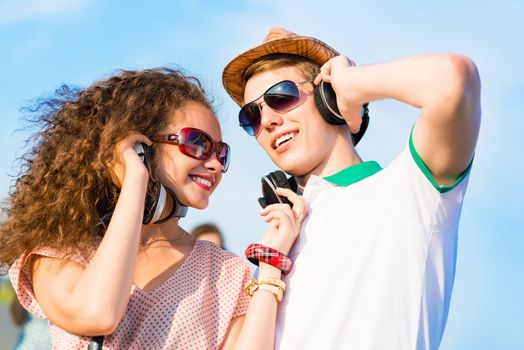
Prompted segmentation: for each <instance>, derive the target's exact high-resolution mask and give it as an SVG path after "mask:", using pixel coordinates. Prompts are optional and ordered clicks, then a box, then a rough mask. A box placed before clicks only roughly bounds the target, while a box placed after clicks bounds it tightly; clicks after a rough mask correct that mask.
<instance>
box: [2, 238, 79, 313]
mask: <svg viewBox="0 0 524 350" xmlns="http://www.w3.org/2000/svg"><path fill="white" fill-rule="evenodd" d="M37 255H41V256H46V257H50V258H62V256H63V255H62V254H61V253H59V252H58V251H56V250H52V249H48V248H41V249H36V250H34V251H32V252H31V253H28V254H24V255H22V256H20V257H19V258H18V259H16V261H15V262H14V263H13V264H12V265H11V267H10V268H9V279H10V281H11V284H12V285H13V288H14V290H15V292H16V296H17V298H18V300H19V302H20V304H21V305H22V306H23V307H24V308H25V309H26V310H27V311H29V312H30V313H32V314H33V315H35V316H38V317H43V318H46V316H45V314H44V312H43V310H42V308H41V307H40V305H39V304H38V302H37V301H36V298H35V293H34V291H33V282H32V278H31V271H30V264H29V262H30V261H31V258H32V257H34V256H37ZM68 258H69V259H71V260H72V261H74V262H76V263H79V264H81V265H83V266H85V265H86V264H87V261H86V259H85V258H82V257H81V256H79V255H76V256H72V257H68Z"/></svg>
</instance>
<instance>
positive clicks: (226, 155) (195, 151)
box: [150, 128, 231, 173]
mask: <svg viewBox="0 0 524 350" xmlns="http://www.w3.org/2000/svg"><path fill="white" fill-rule="evenodd" d="M150 139H151V141H153V142H158V143H168V144H171V145H177V146H178V149H179V150H180V152H182V153H183V154H185V155H186V156H188V157H191V158H194V159H198V160H208V159H209V158H211V156H212V155H213V152H214V153H215V154H216V156H217V159H218V161H219V162H220V164H221V165H222V172H223V173H225V172H226V171H227V169H228V168H229V159H230V157H231V149H230V148H229V145H228V144H227V143H225V142H220V141H214V140H213V139H212V138H211V136H209V135H208V134H206V133H205V132H203V131H202V130H198V129H195V128H182V129H181V130H180V131H179V132H177V133H175V134H162V135H156V136H153V137H150Z"/></svg>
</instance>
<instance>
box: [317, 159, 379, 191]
mask: <svg viewBox="0 0 524 350" xmlns="http://www.w3.org/2000/svg"><path fill="white" fill-rule="evenodd" d="M380 170H382V168H381V167H380V165H378V163H377V162H375V161H368V162H363V163H358V164H355V165H351V166H349V167H347V168H346V169H343V170H340V171H339V172H338V173H335V174H333V175H329V176H326V177H324V180H326V181H329V182H331V183H332V184H335V185H338V186H349V185H351V184H354V183H355V182H358V181H360V180H364V179H365V178H366V177H368V176H371V175H374V174H376V173H378V172H379V171H380Z"/></svg>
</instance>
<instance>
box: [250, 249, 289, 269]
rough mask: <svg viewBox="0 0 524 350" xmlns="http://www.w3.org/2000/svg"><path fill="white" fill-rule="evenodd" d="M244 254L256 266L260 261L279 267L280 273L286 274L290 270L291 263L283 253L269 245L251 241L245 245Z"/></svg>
mask: <svg viewBox="0 0 524 350" xmlns="http://www.w3.org/2000/svg"><path fill="white" fill-rule="evenodd" d="M244 254H245V255H246V258H247V259H248V260H249V261H251V262H252V263H253V264H255V265H257V266H258V262H259V261H262V262H265V263H267V264H269V265H272V266H275V267H276V268H278V269H280V271H282V273H284V274H286V273H288V272H289V271H291V266H292V265H293V263H292V262H291V260H290V259H289V258H288V257H287V256H286V255H284V254H282V253H280V252H279V251H278V250H276V249H273V248H271V247H267V246H265V245H262V244H257V243H252V244H250V245H248V246H247V248H246V250H245V252H244Z"/></svg>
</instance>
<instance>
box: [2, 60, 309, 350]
mask: <svg viewBox="0 0 524 350" xmlns="http://www.w3.org/2000/svg"><path fill="white" fill-rule="evenodd" d="M35 112H36V118H35V121H36V122H37V123H39V126H40V130H39V132H38V133H37V134H36V135H35V138H34V139H33V140H32V141H33V147H32V149H31V151H30V152H28V153H27V154H26V156H25V157H23V161H24V166H23V167H22V174H21V176H20V177H19V178H18V180H17V182H16V186H15V187H14V189H13V190H12V192H11V195H10V198H9V199H10V200H9V203H8V207H7V208H6V213H7V219H6V221H5V222H4V223H3V224H2V226H1V228H0V265H3V266H10V269H9V274H10V278H11V281H12V283H13V285H14V286H15V288H16V292H17V296H18V298H19V300H20V301H21V303H22V305H23V306H24V307H25V308H26V309H28V310H29V311H30V312H32V313H34V314H35V315H38V316H43V317H46V318H47V319H48V320H49V321H50V324H51V333H52V339H53V347H54V348H60V349H66V348H67V349H85V348H86V347H87V346H88V344H89V342H90V341H92V339H93V337H95V339H97V340H98V341H99V340H100V338H101V337H100V336H104V337H103V347H104V348H108V349H131V348H140V349H172V348H183V349H217V348H223V349H228V348H247V347H250V348H253V345H254V344H256V345H257V346H260V348H272V347H273V339H274V338H273V337H274V326H275V318H276V309H277V303H278V301H279V300H281V293H282V291H283V289H284V288H285V287H284V286H283V285H282V284H281V281H280V276H281V271H280V269H279V268H277V267H275V266H272V265H270V264H266V263H264V262H260V269H259V276H258V278H259V280H258V282H260V283H261V285H262V284H263V281H265V283H266V285H265V288H262V287H261V288H250V293H249V294H251V295H252V298H250V297H249V296H247V295H246V294H245V293H244V292H243V286H244V285H245V283H246V282H247V281H248V279H249V278H250V277H251V276H250V275H251V273H250V271H249V269H248V267H247V266H246V264H245V262H244V261H243V259H240V258H239V257H237V256H235V255H234V254H232V253H229V252H225V251H223V250H222V249H220V248H219V247H218V246H216V245H214V244H212V243H210V242H206V241H201V240H195V239H194V238H193V237H192V236H191V235H190V234H188V233H187V232H186V231H185V230H184V229H183V228H182V227H180V226H179V222H178V221H179V218H180V217H182V216H184V215H185V209H187V207H188V206H189V207H193V208H198V209H203V208H206V207H207V205H208V201H209V197H210V196H211V194H212V193H213V191H214V190H215V189H216V187H217V186H218V184H219V182H220V179H221V177H222V174H223V173H225V172H226V171H227V168H228V164H229V156H230V149H229V146H228V145H227V144H226V143H224V142H222V141H221V131H220V125H219V123H218V121H217V118H216V117H215V115H214V113H213V110H212V107H211V105H210V102H209V101H208V99H207V97H206V95H205V93H204V90H203V88H202V87H201V85H200V83H199V81H198V80H197V79H195V78H192V77H186V76H184V75H183V74H182V73H181V72H179V71H176V70H171V69H166V68H161V69H152V70H145V71H122V72H119V73H118V74H116V75H114V76H112V77H110V78H109V79H107V80H103V81H98V82H95V83H94V84H93V85H91V86H90V87H88V88H86V89H84V90H80V91H74V90H70V89H68V88H67V87H64V88H62V89H60V90H59V91H58V92H57V96H56V97H55V98H53V99H49V100H46V101H43V102H41V103H40V104H39V106H38V108H36V109H35ZM278 191H279V193H280V194H281V195H284V196H287V197H288V198H289V199H290V200H291V201H292V202H293V204H294V206H293V209H291V208H290V206H288V205H282V204H281V205H272V206H268V207H267V208H266V209H264V210H263V211H262V215H263V216H265V220H266V221H267V222H269V223H270V225H269V228H268V231H267V232H266V233H265V235H264V236H263V238H262V240H261V243H262V244H264V245H266V246H268V247H270V248H274V249H276V250H279V251H281V252H283V253H284V254H285V253H287V252H288V251H289V249H290V247H291V244H292V242H293V241H294V240H295V238H296V235H297V234H298V231H299V227H300V223H301V221H302V218H303V217H304V216H305V209H304V208H305V206H304V202H303V201H302V200H301V199H300V198H299V197H298V196H296V195H295V194H294V193H292V192H291V191H289V190H283V189H279V190H278ZM268 281H269V282H268ZM258 282H257V281H255V282H252V283H250V285H251V286H253V285H256V286H258V284H257V283H258ZM259 291H263V292H259ZM279 293H280V295H278V294H279ZM277 299H278V300H277ZM248 305H249V306H248ZM248 308H249V310H248ZM246 313H247V315H246Z"/></svg>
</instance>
